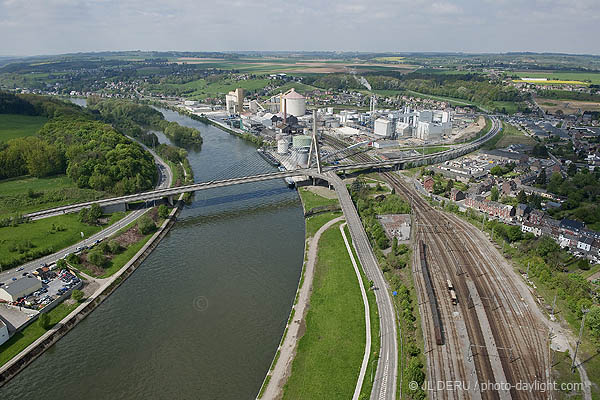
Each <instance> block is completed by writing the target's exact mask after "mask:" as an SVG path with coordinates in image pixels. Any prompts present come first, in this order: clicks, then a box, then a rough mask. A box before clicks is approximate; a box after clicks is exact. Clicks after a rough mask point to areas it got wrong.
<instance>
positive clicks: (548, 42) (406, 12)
mask: <svg viewBox="0 0 600 400" xmlns="http://www.w3.org/2000/svg"><path fill="white" fill-rule="evenodd" d="M599 22H600V9H599V7H597V0H531V1H526V2H523V1H521V0H483V1H481V0H436V1H434V2H430V1H427V0H368V1H367V0H364V1H357V0H345V1H341V0H330V1H327V2H323V1H319V0H298V1H296V2H282V1H275V0H255V1H253V2H248V1H243V0H233V1H232V0H212V1H210V0H196V1H192V0H27V1H22V0H0V37H1V38H2V40H1V41H0V54H13V55H30V54H49V53H65V52H74V51H98V50H127V49H141V50H189V51H219V50H234V51H235V50H353V51H464V52H503V51H518V50H528V51H559V52H572V53H592V54H600V42H598V41H597V40H595V38H597V37H600V23H599Z"/></svg>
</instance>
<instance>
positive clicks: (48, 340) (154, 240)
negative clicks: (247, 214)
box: [0, 197, 182, 387]
mask: <svg viewBox="0 0 600 400" xmlns="http://www.w3.org/2000/svg"><path fill="white" fill-rule="evenodd" d="M181 199H182V197H180V200H179V202H178V204H177V207H176V208H175V209H173V210H172V211H171V214H169V218H168V219H167V220H165V222H164V223H163V224H162V225H161V226H160V228H159V229H158V231H157V232H156V233H155V234H154V235H153V236H152V237H151V238H150V240H148V242H146V244H145V245H144V246H143V247H142V248H141V249H140V250H139V251H138V252H137V253H136V254H135V256H133V258H132V259H131V260H129V262H128V263H127V264H125V265H124V266H123V268H121V269H120V270H119V271H118V272H117V273H116V274H115V275H113V276H112V277H111V278H110V279H109V280H108V281H107V282H106V283H104V284H103V285H102V286H101V287H100V288H98V290H96V292H95V293H94V294H93V295H91V296H90V297H89V298H87V299H86V300H85V301H84V302H83V303H82V304H81V305H79V307H77V308H76V309H75V310H74V311H73V312H72V313H70V314H69V315H67V316H66V317H65V318H63V320H62V321H60V322H59V323H58V324H56V325H55V326H54V327H52V328H51V329H49V330H48V331H47V332H46V333H45V334H43V335H42V336H41V337H40V338H38V339H37V340H36V341H35V342H33V343H32V344H30V345H29V346H27V348H25V350H23V351H22V352H21V353H19V354H18V355H17V356H16V357H14V358H13V359H11V360H10V361H9V362H7V363H6V364H4V365H3V366H2V367H0V387H2V386H3V385H4V384H5V383H6V382H8V381H9V380H10V379H12V378H13V377H14V376H16V375H17V374H18V373H19V372H21V371H22V370H23V368H25V367H26V366H27V365H29V364H30V363H31V362H32V361H33V360H35V359H36V358H37V357H39V356H40V355H41V354H42V353H43V352H44V351H46V349H48V348H50V347H51V346H52V345H53V344H54V343H56V342H57V341H58V340H59V339H60V338H61V337H63V336H64V335H65V334H66V333H67V332H69V331H70V330H71V329H72V328H73V327H74V326H75V325H77V324H78V323H79V322H80V321H82V320H83V319H84V318H85V317H87V316H88V314H89V313H91V312H92V311H93V310H94V309H95V308H96V307H98V306H99V305H100V304H102V302H103V301H104V300H105V299H106V298H107V297H108V296H109V295H110V294H111V293H112V292H113V291H114V290H115V289H116V288H118V287H119V285H121V283H123V282H124V281H125V279H127V278H128V277H129V276H130V275H131V274H132V273H133V272H134V271H135V270H136V269H137V267H139V266H140V264H141V263H142V262H143V261H144V259H146V257H148V255H149V254H150V253H151V252H152V250H154V249H155V248H156V246H157V245H158V243H159V242H160V240H161V239H162V238H163V237H165V236H166V234H167V233H168V231H169V229H171V227H172V226H173V224H174V223H175V220H176V216H177V215H178V214H179V212H180V210H181V207H180V206H181V204H182V201H181Z"/></svg>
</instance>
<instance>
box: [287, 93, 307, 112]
mask: <svg viewBox="0 0 600 400" xmlns="http://www.w3.org/2000/svg"><path fill="white" fill-rule="evenodd" d="M283 99H284V101H285V105H286V111H287V113H288V114H291V115H293V116H294V117H301V116H303V115H304V114H306V98H305V97H304V96H302V95H301V94H300V93H298V92H296V90H294V88H292V89H290V90H289V91H288V92H287V93H286V94H285V95H283Z"/></svg>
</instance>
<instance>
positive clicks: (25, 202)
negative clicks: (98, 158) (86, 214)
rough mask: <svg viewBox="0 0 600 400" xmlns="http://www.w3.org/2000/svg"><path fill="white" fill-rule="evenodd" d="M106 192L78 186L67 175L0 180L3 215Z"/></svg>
mask: <svg viewBox="0 0 600 400" xmlns="http://www.w3.org/2000/svg"><path fill="white" fill-rule="evenodd" d="M106 195H107V194H106V193H105V192H100V191H97V190H93V189H82V188H78V187H77V185H76V184H75V182H73V180H72V179H71V178H69V177H68V176H66V175H56V176H53V177H48V178H34V177H20V178H14V179H5V180H3V181H0V218H1V217H5V216H8V215H10V214H15V213H21V214H27V213H30V212H34V211H39V210H44V209H48V208H54V207H59V206H64V205H67V204H73V203H82V202H85V201H90V200H97V199H101V198H103V197H106Z"/></svg>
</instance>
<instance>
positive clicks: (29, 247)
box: [0, 213, 125, 265]
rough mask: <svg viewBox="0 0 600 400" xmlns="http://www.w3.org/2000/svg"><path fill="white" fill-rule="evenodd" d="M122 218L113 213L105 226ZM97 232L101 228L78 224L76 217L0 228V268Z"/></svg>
mask: <svg viewBox="0 0 600 400" xmlns="http://www.w3.org/2000/svg"><path fill="white" fill-rule="evenodd" d="M123 216H125V213H115V214H113V215H112V216H111V219H110V222H109V223H110V224H112V223H115V222H116V221H118V220H119V219H121V218H122V217H123ZM101 229H102V227H101V226H96V225H87V224H84V223H82V222H79V220H78V215H77V214H66V215H59V216H56V217H49V218H43V219H39V220H36V221H31V222H28V223H23V224H19V225H17V226H8V227H3V228H0V264H2V265H11V263H18V264H19V265H20V264H23V263H25V262H27V261H31V260H34V259H36V258H39V257H42V256H44V255H47V254H51V253H54V252H56V251H58V250H60V249H64V248H65V247H68V246H71V245H72V244H75V243H77V242H79V241H80V240H81V233H80V232H83V233H84V235H85V237H89V236H90V235H93V234H94V233H96V232H99V231H100V230H101Z"/></svg>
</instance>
